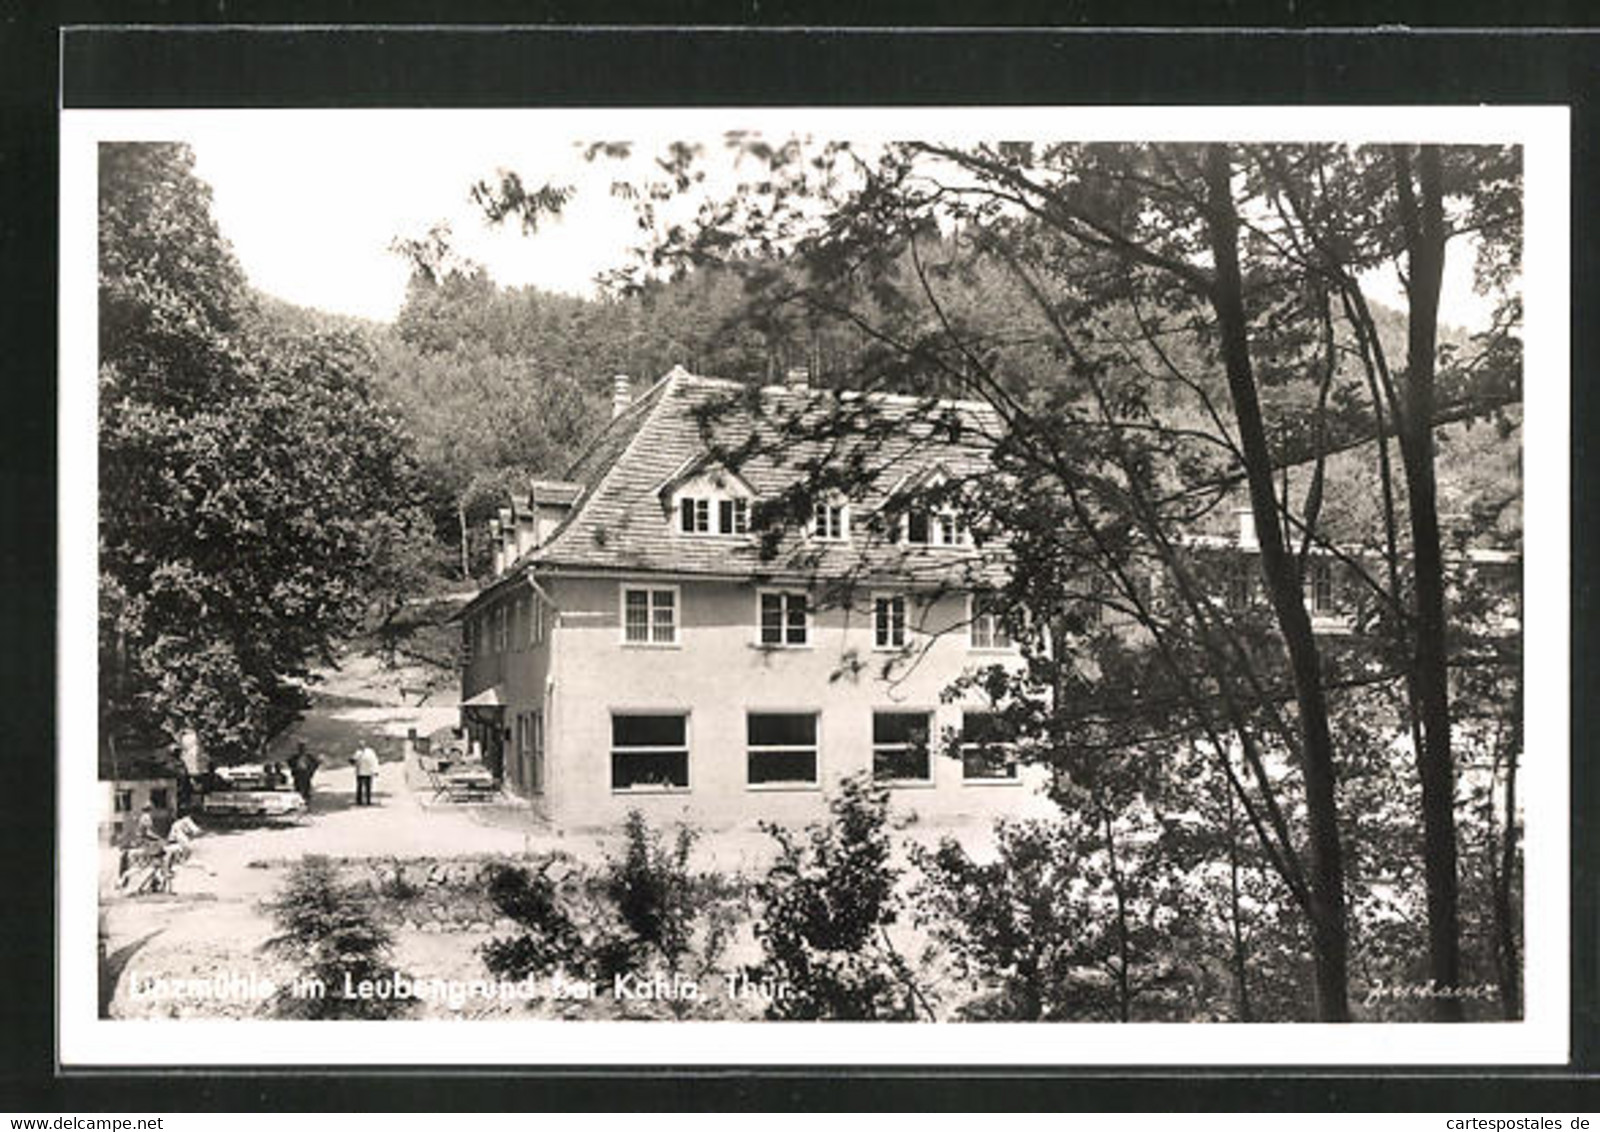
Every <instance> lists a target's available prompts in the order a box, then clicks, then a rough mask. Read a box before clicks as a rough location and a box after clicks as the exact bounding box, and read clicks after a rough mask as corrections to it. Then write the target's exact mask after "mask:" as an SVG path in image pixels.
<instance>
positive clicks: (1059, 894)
mask: <svg viewBox="0 0 1600 1132" xmlns="http://www.w3.org/2000/svg"><path fill="white" fill-rule="evenodd" d="M1112 829H1113V825H1108V824H1106V819H1105V818H1104V815H1102V821H1101V822H1098V823H1097V822H1096V821H1095V820H1093V819H1092V818H1090V817H1088V816H1086V815H1082V814H1064V815H1063V816H1062V817H1061V818H1059V819H1056V820H1054V821H1001V822H999V823H998V824H997V825H996V826H995V840H996V847H997V858H996V860H994V861H993V862H991V863H988V864H979V863H977V862H975V861H973V860H972V858H971V857H969V856H968V855H967V853H966V851H965V850H964V849H962V848H961V846H960V845H959V844H957V843H956V842H955V841H953V840H951V839H950V838H945V839H944V840H943V841H941V842H940V844H939V847H938V848H937V849H936V850H932V851H929V850H927V849H924V848H921V847H918V846H914V847H913V848H912V850H911V860H912V864H913V865H914V866H915V867H916V869H917V870H918V872H919V873H920V877H921V879H920V881H919V882H918V884H917V885H916V887H915V888H914V889H913V892H912V899H913V901H914V903H915V905H916V909H917V920H918V922H919V923H920V924H922V925H923V926H925V927H926V928H927V930H928V932H929V934H930V935H931V936H932V937H933V939H934V940H935V941H937V942H938V943H939V944H942V945H943V946H944V947H945V948H946V949H947V950H948V952H949V954H950V955H951V957H952V958H953V960H954V963H955V967H956V972H957V974H958V975H960V976H962V977H963V978H965V979H967V980H970V981H971V982H973V983H975V984H977V985H978V986H979V987H980V988H981V989H980V993H979V994H978V995H977V996H976V997H975V998H973V999H972V1000H970V1001H969V1002H967V1003H965V1004H963V1006H962V1007H961V1008H960V1011H959V1013H960V1014H961V1016H962V1017H965V1018H974V1019H997V1018H1006V1019H1021V1020H1046V1021H1050V1020H1064V1019H1084V1020H1088V1019H1106V1020H1122V1021H1127V1020H1129V1019H1130V1018H1131V1017H1132V1016H1133V1015H1134V1013H1135V1011H1136V1009H1137V1010H1138V1012H1139V1013H1140V1014H1141V1016H1144V1017H1152V1018H1153V1017H1168V1016H1172V1015H1173V1014H1174V1013H1176V1014H1177V1015H1178V1016H1182V1015H1183V1013H1184V1010H1185V1009H1186V1008H1188V1007H1190V1006H1192V1004H1190V1003H1188V1002H1187V999H1186V998H1184V995H1185V993H1186V992H1185V990H1184V988H1185V987H1186V986H1188V985H1189V984H1191V983H1192V982H1193V976H1194V972H1193V971H1192V970H1190V969H1189V967H1188V966H1187V965H1186V964H1185V963H1184V962H1183V961H1182V958H1183V952H1184V950H1185V937H1186V935H1187V932H1188V921H1187V919H1186V917H1185V916H1184V915H1183V913H1182V906H1183V904H1184V901H1183V900H1182V899H1181V898H1180V894H1179V893H1178V891H1177V890H1176V888H1175V887H1174V885H1173V884H1172V883H1169V881H1170V879H1171V878H1170V877H1169V876H1168V875H1167V873H1166V871H1164V868H1163V866H1162V863H1161V861H1160V859H1159V857H1158V856H1157V854H1156V853H1155V851H1154V843H1153V841H1152V840H1151V838H1150V836H1148V835H1146V836H1138V837H1136V836H1132V835H1130V834H1128V833H1126V832H1123V833H1121V834H1119V839H1118V840H1117V841H1115V842H1112V841H1110V840H1109V837H1110V832H1111V830H1112Z"/></svg>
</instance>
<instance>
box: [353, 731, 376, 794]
mask: <svg viewBox="0 0 1600 1132" xmlns="http://www.w3.org/2000/svg"><path fill="white" fill-rule="evenodd" d="M351 761H352V762H353V763H354V765H355V768H356V805H358V806H370V805H372V780H373V778H374V777H375V776H376V775H377V773H378V752H376V751H374V750H373V749H372V745H371V744H370V743H363V744H362V745H361V749H360V750H359V751H357V752H356V754H355V758H354V759H352V760H351Z"/></svg>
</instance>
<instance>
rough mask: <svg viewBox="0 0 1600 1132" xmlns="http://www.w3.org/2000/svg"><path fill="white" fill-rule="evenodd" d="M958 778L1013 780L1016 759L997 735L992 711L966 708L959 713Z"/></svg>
mask: <svg viewBox="0 0 1600 1132" xmlns="http://www.w3.org/2000/svg"><path fill="white" fill-rule="evenodd" d="M961 777H962V778H964V779H966V780H967V781H968V782H984V781H1001V782H1004V781H1014V780H1015V779H1016V777H1017V760H1016V756H1015V754H1014V753H1013V752H1012V750H1011V747H1010V745H1009V744H1007V743H1005V742H1003V741H1002V740H1001V738H1000V729H999V727H998V726H997V717H996V716H995V714H994V713H993V712H988V711H969V712H963V713H962V716H961Z"/></svg>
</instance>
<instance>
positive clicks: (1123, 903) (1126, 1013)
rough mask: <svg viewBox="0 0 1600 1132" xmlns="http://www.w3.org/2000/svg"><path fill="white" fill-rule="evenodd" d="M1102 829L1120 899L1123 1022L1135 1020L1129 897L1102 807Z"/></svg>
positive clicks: (1108, 818) (1119, 1009) (1114, 889)
mask: <svg viewBox="0 0 1600 1132" xmlns="http://www.w3.org/2000/svg"><path fill="white" fill-rule="evenodd" d="M1100 822H1101V827H1102V828H1103V829H1104V830H1105V835H1106V857H1107V860H1108V863H1109V865H1110V871H1111V891H1112V892H1113V893H1114V894H1115V895H1116V898H1117V1016H1118V1018H1120V1019H1121V1020H1122V1021H1124V1022H1127V1021H1130V1020H1131V1019H1132V1017H1133V994H1132V992H1131V991H1130V990H1129V988H1128V962H1129V955H1130V953H1131V948H1130V947H1129V945H1128V897H1127V892H1126V891H1125V890H1124V888H1123V884H1122V866H1121V865H1120V864H1119V863H1118V861H1117V835H1116V833H1115V831H1114V830H1113V829H1112V827H1111V811H1110V810H1108V809H1106V808H1104V807H1101V810H1100Z"/></svg>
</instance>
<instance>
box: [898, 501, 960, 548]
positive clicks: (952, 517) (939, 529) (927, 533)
mask: <svg viewBox="0 0 1600 1132" xmlns="http://www.w3.org/2000/svg"><path fill="white" fill-rule="evenodd" d="M903 531H904V535H905V540H906V541H907V542H909V543H912V544H914V545H916V546H964V545H966V543H967V525H966V524H965V523H963V522H962V521H961V518H960V516H958V515H957V514H956V513H955V512H954V511H950V510H939V511H908V512H906V515H905V520H904V523H903Z"/></svg>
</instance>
